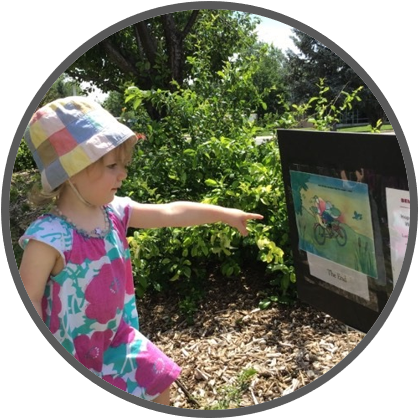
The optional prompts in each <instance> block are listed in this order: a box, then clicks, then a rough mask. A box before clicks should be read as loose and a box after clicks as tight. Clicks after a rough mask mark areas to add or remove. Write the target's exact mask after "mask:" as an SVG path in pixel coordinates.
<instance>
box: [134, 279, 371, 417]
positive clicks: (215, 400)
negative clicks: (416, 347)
mask: <svg viewBox="0 0 419 418" xmlns="http://www.w3.org/2000/svg"><path fill="white" fill-rule="evenodd" d="M264 281H265V280H264V279H263V278H261V277H260V276H259V275H258V273H256V272H246V274H245V275H243V277H241V278H235V279H230V280H227V279H226V278H225V277H212V278H211V279H210V280H209V283H208V290H207V292H206V296H205V298H204V300H203V301H202V303H201V305H200V306H199V309H198V311H197V312H196V313H195V315H194V323H193V324H192V325H191V324H190V323H189V322H188V321H187V320H186V319H185V318H182V316H181V315H179V309H178V302H179V300H178V299H177V297H176V296H170V295H154V296H148V297H146V298H144V299H142V300H141V301H140V302H139V312H140V322H141V330H142V332H143V333H144V334H145V335H147V336H148V337H149V338H150V339H151V340H152V341H153V342H154V343H155V344H156V345H157V346H159V347H160V348H161V349H162V350H163V351H164V352H165V353H166V354H167V355H168V356H169V357H171V358H173V359H174V360H175V361H176V362H177V363H178V364H179V365H180V366H181V367H182V369H183V371H182V374H181V377H180V379H179V381H178V383H177V384H175V385H174V386H173V389H172V404H173V406H175V407H179V408H189V409H227V408H237V407H246V406H251V405H256V404H260V403H263V402H268V401H271V400H274V399H277V398H279V397H281V396H284V395H286V394H288V393H291V392H293V391H295V390H297V389H299V388H301V387H303V386H305V385H307V384H309V383H311V382H313V381H314V380H315V379H317V378H318V377H320V376H322V375H323V374H324V373H326V372H328V371H329V370H330V369H331V368H332V367H334V366H335V365H336V364H338V363H339V362H340V361H341V360H342V359H343V358H345V357H346V356H347V355H348V354H349V353H350V352H351V351H352V350H353V349H354V348H355V347H356V346H357V344H358V343H359V342H360V341H361V340H362V338H363V334H362V333H359V332H357V331H355V330H353V329H350V328H348V327H347V326H345V325H344V324H342V323H341V322H339V321H337V320H335V319H333V318H331V317H330V316H329V315H327V314H325V313H323V312H319V311H317V310H316V309H314V308H312V307H310V306H308V305H306V304H303V303H297V304H296V305H295V306H287V305H277V306H273V307H271V308H269V309H267V310H260V309H259V308H258V304H259V301H260V300H261V293H262V292H263V290H264V288H265V289H266V283H264ZM246 370H253V373H254V374H253V376H252V377H251V378H249V380H248V381H247V384H246V385H243V386H240V382H239V376H240V375H241V374H242V373H243V372H244V371H246ZM238 387H240V390H239V391H238V392H239V393H238V395H237V393H236V396H235V397H234V396H232V392H234V388H236V389H237V388H238ZM236 392H237V390H236ZM220 405H221V406H222V407H221V408H220Z"/></svg>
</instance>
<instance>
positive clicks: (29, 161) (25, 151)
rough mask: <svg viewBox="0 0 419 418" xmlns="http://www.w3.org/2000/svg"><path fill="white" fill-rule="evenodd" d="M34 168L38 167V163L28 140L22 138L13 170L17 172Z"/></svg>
mask: <svg viewBox="0 0 419 418" xmlns="http://www.w3.org/2000/svg"><path fill="white" fill-rule="evenodd" d="M34 168H36V165H35V162H34V160H33V158H32V154H31V152H30V151H29V148H28V146H27V145H26V142H25V141H24V140H22V141H21V143H20V145H19V148H18V150H17V154H16V160H15V165H14V167H13V172H14V173H17V172H20V171H28V170H32V169H34Z"/></svg>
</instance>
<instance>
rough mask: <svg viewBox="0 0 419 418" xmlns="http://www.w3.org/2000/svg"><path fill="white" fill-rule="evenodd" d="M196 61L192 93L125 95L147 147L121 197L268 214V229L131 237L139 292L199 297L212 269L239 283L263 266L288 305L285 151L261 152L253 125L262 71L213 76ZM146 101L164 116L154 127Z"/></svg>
mask: <svg viewBox="0 0 419 418" xmlns="http://www.w3.org/2000/svg"><path fill="white" fill-rule="evenodd" d="M190 62H191V63H192V64H193V65H194V68H195V70H196V71H195V74H196V77H195V78H194V79H193V83H191V84H190V85H189V87H187V88H181V87H180V86H178V85H176V86H175V89H174V91H163V90H158V91H146V92H145V91H141V90H139V89H138V88H136V87H131V88H129V89H128V90H127V98H126V102H127V107H128V108H129V109H130V110H135V111H136V113H137V115H138V118H137V125H136V126H135V127H134V128H135V129H136V130H137V131H138V132H141V133H144V134H145V137H146V139H145V140H143V141H140V144H139V145H138V148H137V151H136V153H135V155H134V159H133V164H132V165H131V168H130V172H129V176H128V179H127V180H126V181H125V185H124V192H125V193H126V194H128V195H131V196H132V197H133V198H134V199H135V200H138V201H141V202H149V203H164V202H170V201H173V200H192V201H200V202H205V203H213V204H218V205H222V206H226V207H235V208H239V209H242V210H245V211H248V212H257V213H261V214H263V215H264V220H263V221H262V222H260V221H258V222H251V223H250V224H249V231H250V233H249V236H247V237H242V236H241V235H240V234H239V233H238V232H237V231H236V230H233V229H232V228H230V227H228V226H226V225H224V224H221V223H220V224H212V225H203V226H197V227H190V228H163V229H157V230H147V231H144V230H139V231H135V232H133V233H132V234H131V236H130V237H129V241H130V245H131V250H132V255H133V264H134V273H135V279H136V287H137V293H138V294H139V295H140V296H141V295H142V294H143V293H144V292H145V290H146V289H147V288H148V287H150V286H151V287H152V288H153V289H156V290H162V289H167V288H168V287H169V286H173V284H175V283H179V282H182V283H183V284H185V283H187V284H189V285H190V287H191V288H195V287H196V284H197V283H198V284H199V282H200V281H202V280H203V279H204V278H205V277H206V276H208V266H211V268H214V266H218V268H219V271H220V273H221V274H223V275H225V276H237V275H238V274H239V273H240V272H241V271H242V269H243V268H245V267H246V266H247V265H253V266H254V265H264V266H265V270H266V273H267V274H269V275H270V277H271V282H272V284H274V285H275V286H276V287H277V289H278V292H277V295H276V296H275V300H278V301H280V300H284V301H285V300H287V298H288V297H289V294H288V292H289V290H290V283H291V282H294V281H295V275H294V271H293V267H292V258H291V249H290V246H289V239H288V218H287V214H286V207H285V196H284V190H283V181H282V175H281V167H280V160H279V152H278V147H277V145H276V143H275V142H267V143H265V144H262V145H260V146H257V145H256V144H255V141H254V137H255V136H256V134H257V129H258V128H256V127H255V126H254V125H253V124H252V123H250V122H249V116H250V113H252V111H253V109H254V108H255V107H256V106H258V105H260V103H261V102H262V100H261V97H260V96H259V94H258V93H257V91H256V89H255V88H254V86H253V85H252V81H251V74H252V73H253V72H254V71H255V69H256V68H257V63H256V62H255V61H254V60H246V61H244V62H239V60H238V62H235V64H234V65H233V64H232V63H227V64H226V66H225V68H224V70H223V71H221V72H219V73H218V74H215V75H212V74H209V73H208V72H207V71H206V68H205V66H204V65H203V62H204V61H201V60H200V59H199V56H198V57H192V58H190ZM198 75H199V77H198ZM148 102H152V103H153V105H154V106H155V107H157V108H159V109H160V110H161V112H162V114H166V115H167V116H165V117H164V118H162V119H161V120H160V121H158V122H156V121H153V120H151V119H149V118H148V117H147V114H146V112H145V107H146V105H147V103H148ZM198 286H199V285H198ZM183 288H187V286H183ZM185 301H187V302H188V303H186V302H185ZM183 306H184V307H187V309H189V310H190V308H191V306H192V307H193V303H192V301H191V300H190V299H186V298H185V299H184V301H183Z"/></svg>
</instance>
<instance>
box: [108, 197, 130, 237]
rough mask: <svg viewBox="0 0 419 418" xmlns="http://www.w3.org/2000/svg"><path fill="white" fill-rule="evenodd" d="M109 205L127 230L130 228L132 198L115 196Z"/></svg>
mask: <svg viewBox="0 0 419 418" xmlns="http://www.w3.org/2000/svg"><path fill="white" fill-rule="evenodd" d="M109 207H110V208H111V209H112V211H113V212H114V213H115V215H116V216H117V217H118V219H119V220H120V221H121V222H122V225H123V226H124V228H125V231H127V229H128V225H129V220H130V217H131V213H132V200H131V198H129V197H119V196H115V197H114V199H113V201H112V202H111V203H110V204H109Z"/></svg>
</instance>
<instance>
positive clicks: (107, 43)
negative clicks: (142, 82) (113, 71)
mask: <svg viewBox="0 0 419 418" xmlns="http://www.w3.org/2000/svg"><path fill="white" fill-rule="evenodd" d="M102 46H103V48H104V49H105V51H106V52H107V53H108V55H109V58H110V59H111V60H112V61H113V62H114V63H115V65H116V66H117V67H118V68H119V69H120V70H121V71H122V72H124V73H126V74H132V75H138V73H137V69H136V68H135V66H134V65H133V64H132V63H131V62H130V61H128V60H127V59H126V58H125V57H124V56H123V55H122V54H121V53H120V52H119V51H118V50H117V49H116V48H115V46H114V45H113V44H112V42H111V40H110V39H109V38H106V39H105V40H103V41H102Z"/></svg>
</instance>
